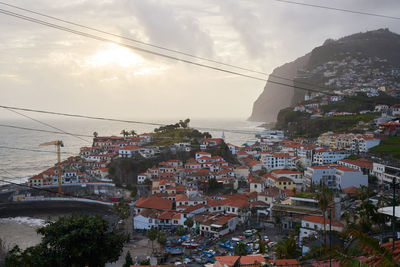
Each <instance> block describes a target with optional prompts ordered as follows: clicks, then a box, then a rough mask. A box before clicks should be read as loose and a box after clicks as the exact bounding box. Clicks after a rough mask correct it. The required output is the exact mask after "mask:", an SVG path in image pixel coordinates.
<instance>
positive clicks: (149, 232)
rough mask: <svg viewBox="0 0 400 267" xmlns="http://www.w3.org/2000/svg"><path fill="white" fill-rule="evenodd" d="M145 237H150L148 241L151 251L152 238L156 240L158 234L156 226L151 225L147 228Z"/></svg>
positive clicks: (152, 248) (152, 246)
mask: <svg viewBox="0 0 400 267" xmlns="http://www.w3.org/2000/svg"><path fill="white" fill-rule="evenodd" d="M146 235H147V237H148V238H149V239H150V241H151V251H154V244H153V242H154V240H156V239H157V236H158V231H157V228H155V227H151V228H150V229H149V230H147V234H146Z"/></svg>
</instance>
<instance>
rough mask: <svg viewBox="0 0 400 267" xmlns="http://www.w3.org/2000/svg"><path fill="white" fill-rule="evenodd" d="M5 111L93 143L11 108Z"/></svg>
mask: <svg viewBox="0 0 400 267" xmlns="http://www.w3.org/2000/svg"><path fill="white" fill-rule="evenodd" d="M5 109H7V110H9V111H11V112H14V113H16V114H18V115H21V116H23V117H25V118H28V119H30V120H33V121H35V122H38V123H40V124H42V125H45V126H47V127H50V128H53V129H55V130H58V131H60V132H63V133H65V134H68V135H71V136H73V137H75V138H78V139H80V140H82V141H85V142H88V143H91V142H90V141H89V140H86V139H83V138H82V137H80V136H77V135H74V134H72V133H68V132H66V131H64V130H62V129H60V128H57V127H55V126H53V125H51V124H48V123H46V122H42V121H40V120H38V119H35V118H32V117H30V116H28V115H25V114H22V113H20V112H18V111H16V110H13V109H9V108H5Z"/></svg>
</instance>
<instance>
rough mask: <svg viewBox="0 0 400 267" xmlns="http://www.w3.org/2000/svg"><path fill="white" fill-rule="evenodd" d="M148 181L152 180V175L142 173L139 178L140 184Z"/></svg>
mask: <svg viewBox="0 0 400 267" xmlns="http://www.w3.org/2000/svg"><path fill="white" fill-rule="evenodd" d="M146 179H149V180H151V175H150V174H146V173H140V174H138V176H137V182H138V184H143V183H144V181H145V180H146Z"/></svg>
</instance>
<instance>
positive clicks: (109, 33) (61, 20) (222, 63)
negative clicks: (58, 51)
mask: <svg viewBox="0 0 400 267" xmlns="http://www.w3.org/2000/svg"><path fill="white" fill-rule="evenodd" d="M0 4H2V5H6V6H9V7H12V8H15V9H19V10H23V11H26V12H29V13H32V14H36V15H39V16H43V17H46V18H49V19H53V20H57V21H60V22H64V23H67V24H70V25H74V26H78V27H82V28H85V29H88V30H92V31H96V32H99V33H103V34H107V35H110V36H113V37H118V38H121V39H124V40H128V41H132V42H135V43H139V44H143V45H147V46H150V47H154V48H158V49H162V50H165V51H168V52H173V53H177V54H181V55H184V56H188V57H192V58H196V59H200V60H204V61H208V62H212V63H217V64H220V65H223V66H227V67H232V68H236V69H240V70H245V71H249V72H253V73H258V74H262V75H268V73H266V72H261V71H256V70H252V69H249V68H244V67H240V66H235V65H231V64H227V63H224V62H220V61H217V60H213V59H209V58H204V57H199V56H196V55H193V54H190V53H187V52H182V51H178V50H175V49H171V48H167V47H164V46H161V45H155V44H151V43H148V42H143V41H140V40H137V39H133V38H130V37H126V36H122V35H119V34H114V33H111V32H107V31H104V30H100V29H97V28H93V27H89V26H86V25H83V24H79V23H75V22H72V21H68V20H65V19H60V18H57V17H53V16H49V15H46V14H44V13H40V12H37V11H33V10H31V9H27V8H22V7H19V6H15V5H11V4H8V3H5V2H0Z"/></svg>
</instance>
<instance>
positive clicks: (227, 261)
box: [215, 256, 240, 267]
mask: <svg viewBox="0 0 400 267" xmlns="http://www.w3.org/2000/svg"><path fill="white" fill-rule="evenodd" d="M239 258H240V256H217V257H215V260H216V261H217V262H218V263H220V264H221V265H222V266H228V267H232V266H234V265H235V263H236V262H237V261H238V260H239Z"/></svg>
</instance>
